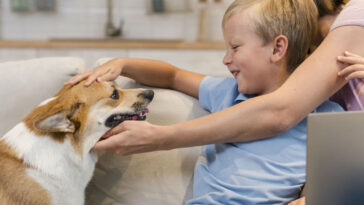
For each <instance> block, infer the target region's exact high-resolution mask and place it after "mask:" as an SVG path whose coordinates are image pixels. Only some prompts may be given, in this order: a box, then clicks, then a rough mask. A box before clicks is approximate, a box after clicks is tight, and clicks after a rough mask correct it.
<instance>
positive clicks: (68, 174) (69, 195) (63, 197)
mask: <svg viewBox="0 0 364 205" xmlns="http://www.w3.org/2000/svg"><path fill="white" fill-rule="evenodd" d="M3 139H4V140H5V142H6V143H7V144H8V145H9V146H10V147H12V148H13V149H15V151H16V153H17V154H18V157H19V158H20V159H23V160H24V163H25V164H26V165H28V166H29V168H27V170H26V172H27V174H28V175H29V176H30V177H31V178H33V179H34V180H35V181H36V182H38V183H39V184H40V185H41V186H42V187H43V188H44V189H46V190H47V191H48V193H49V194H50V196H51V199H52V204H60V205H61V204H69V205H73V204H75V205H76V204H77V205H78V204H83V203H84V190H85V188H86V186H87V183H88V182H89V181H90V179H91V177H92V173H93V171H94V166H95V163H96V161H97V157H96V155H95V154H94V153H93V152H89V153H88V154H84V155H83V156H80V154H79V153H75V150H74V148H73V147H72V145H71V143H70V142H69V141H65V142H63V143H59V142H57V141H55V140H53V139H51V138H49V137H46V136H44V137H42V136H36V135H35V134H34V133H32V132H31V131H30V130H29V129H28V128H27V127H26V126H25V125H24V123H19V124H18V125H16V126H15V127H14V128H13V129H12V130H10V131H9V132H8V133H7V134H6V135H5V136H4V138H3Z"/></svg>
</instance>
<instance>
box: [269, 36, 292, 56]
mask: <svg viewBox="0 0 364 205" xmlns="http://www.w3.org/2000/svg"><path fill="white" fill-rule="evenodd" d="M287 48H288V38H287V37H286V36H284V35H279V36H277V37H275V38H274V40H273V53H272V56H271V60H272V62H274V63H276V62H278V61H280V60H282V59H283V58H284V57H285V56H286V52H287Z"/></svg>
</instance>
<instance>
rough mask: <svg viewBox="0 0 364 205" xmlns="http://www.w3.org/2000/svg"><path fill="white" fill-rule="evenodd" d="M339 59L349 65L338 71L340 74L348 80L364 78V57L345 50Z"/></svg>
mask: <svg viewBox="0 0 364 205" xmlns="http://www.w3.org/2000/svg"><path fill="white" fill-rule="evenodd" d="M337 60H338V61H339V62H340V63H344V64H347V65H348V66H347V67H345V68H344V69H343V70H341V71H340V72H339V73H338V75H339V76H343V77H345V79H346V80H352V79H355V78H361V79H364V57H362V56H359V55H356V54H353V53H350V52H348V51H345V52H344V55H342V56H338V58H337Z"/></svg>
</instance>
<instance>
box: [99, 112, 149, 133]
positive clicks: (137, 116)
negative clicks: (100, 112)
mask: <svg viewBox="0 0 364 205" xmlns="http://www.w3.org/2000/svg"><path fill="white" fill-rule="evenodd" d="M148 112H149V110H148V108H145V109H144V110H142V111H138V112H136V113H128V114H125V113H117V114H113V115H111V116H110V117H108V118H107V119H106V121H105V126H106V127H110V128H113V127H115V126H117V125H118V124H120V123H122V122H123V121H125V120H145V119H146V118H147V116H146V114H147V113H148Z"/></svg>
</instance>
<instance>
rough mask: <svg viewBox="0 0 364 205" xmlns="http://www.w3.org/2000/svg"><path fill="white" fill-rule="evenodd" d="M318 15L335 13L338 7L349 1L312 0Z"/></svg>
mask: <svg viewBox="0 0 364 205" xmlns="http://www.w3.org/2000/svg"><path fill="white" fill-rule="evenodd" d="M314 2H315V4H316V6H317V9H318V12H319V16H320V17H322V16H325V15H332V14H336V13H337V12H338V11H339V7H340V6H342V5H344V4H346V3H347V2H349V0H314Z"/></svg>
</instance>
